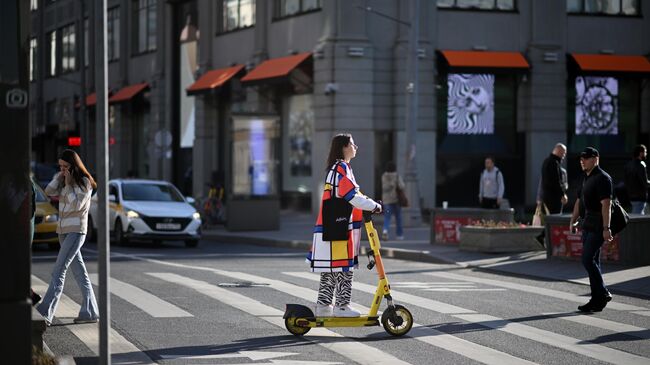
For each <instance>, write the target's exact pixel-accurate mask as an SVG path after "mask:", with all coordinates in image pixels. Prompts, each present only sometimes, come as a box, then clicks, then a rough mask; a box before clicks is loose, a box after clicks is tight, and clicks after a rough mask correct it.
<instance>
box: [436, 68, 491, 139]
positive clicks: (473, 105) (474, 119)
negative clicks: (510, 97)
mask: <svg viewBox="0 0 650 365" xmlns="http://www.w3.org/2000/svg"><path fill="white" fill-rule="evenodd" d="M447 86H448V90H449V94H448V101H447V133H448V134H493V133H494V75H491V74H449V76H448V78H447Z"/></svg>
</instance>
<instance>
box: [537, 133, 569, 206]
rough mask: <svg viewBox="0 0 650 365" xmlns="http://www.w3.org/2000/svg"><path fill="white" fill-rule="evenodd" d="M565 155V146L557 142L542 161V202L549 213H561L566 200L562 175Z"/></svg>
mask: <svg viewBox="0 0 650 365" xmlns="http://www.w3.org/2000/svg"><path fill="white" fill-rule="evenodd" d="M565 156H566V146H565V145H563V144H562V143H558V144H556V145H555V147H553V151H552V152H551V154H550V155H549V156H548V157H547V158H546V159H545V160H544V162H543V163H542V196H541V198H542V202H543V203H544V205H546V208H548V212H549V213H550V214H559V213H562V207H563V206H564V205H565V204H566V202H567V196H566V187H565V184H564V181H563V180H564V179H563V176H562V166H561V165H562V160H563V159H564V157H565Z"/></svg>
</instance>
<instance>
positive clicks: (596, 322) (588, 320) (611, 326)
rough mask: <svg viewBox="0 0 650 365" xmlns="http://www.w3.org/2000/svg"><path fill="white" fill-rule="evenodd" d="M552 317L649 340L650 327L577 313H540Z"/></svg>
mask: <svg viewBox="0 0 650 365" xmlns="http://www.w3.org/2000/svg"><path fill="white" fill-rule="evenodd" d="M542 314H543V315H545V316H549V317H552V318H559V319H564V320H567V321H571V322H575V323H580V324H584V325H587V326H591V327H596V328H601V329H604V330H608V331H612V332H616V333H617V334H623V335H627V336H632V337H637V338H640V339H643V340H650V329H647V328H642V327H637V326H632V325H630V324H625V323H618V322H614V321H610V320H607V319H602V318H598V317H594V316H590V315H584V314H578V313H542Z"/></svg>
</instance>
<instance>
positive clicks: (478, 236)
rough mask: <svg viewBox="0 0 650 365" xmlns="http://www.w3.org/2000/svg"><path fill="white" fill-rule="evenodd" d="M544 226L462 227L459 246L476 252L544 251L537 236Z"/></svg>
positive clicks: (463, 249)
mask: <svg viewBox="0 0 650 365" xmlns="http://www.w3.org/2000/svg"><path fill="white" fill-rule="evenodd" d="M543 230H544V228H543V227H529V226H527V227H516V228H501V227H477V226H462V227H460V242H459V245H458V248H459V249H460V250H462V251H474V252H526V251H543V250H544V248H543V247H542V246H541V245H540V244H539V243H537V241H536V240H535V236H537V235H539V234H540V233H542V231H543Z"/></svg>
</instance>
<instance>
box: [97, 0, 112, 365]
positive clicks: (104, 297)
mask: <svg viewBox="0 0 650 365" xmlns="http://www.w3.org/2000/svg"><path fill="white" fill-rule="evenodd" d="M94 9H95V15H94V16H95V90H96V92H97V130H96V133H97V159H96V161H97V246H98V249H99V256H98V262H97V264H98V267H99V287H98V291H99V364H100V365H110V364H111V346H110V345H111V344H110V341H109V336H108V335H109V333H110V330H111V327H110V326H111V307H110V305H111V301H110V286H109V283H110V282H109V278H110V275H111V271H110V256H111V255H110V240H109V236H108V194H107V192H108V88H107V84H108V62H107V57H106V56H107V55H106V0H98V1H96V2H95V7H94Z"/></svg>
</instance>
